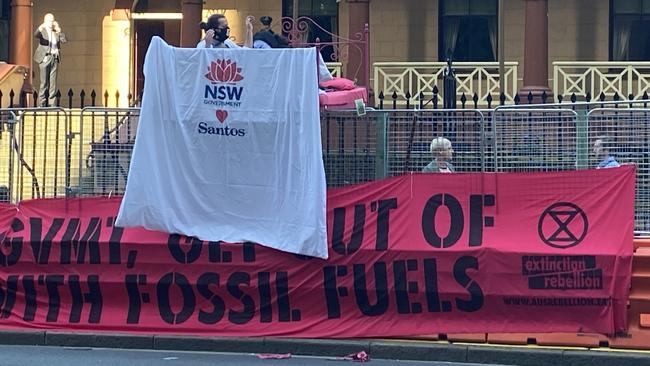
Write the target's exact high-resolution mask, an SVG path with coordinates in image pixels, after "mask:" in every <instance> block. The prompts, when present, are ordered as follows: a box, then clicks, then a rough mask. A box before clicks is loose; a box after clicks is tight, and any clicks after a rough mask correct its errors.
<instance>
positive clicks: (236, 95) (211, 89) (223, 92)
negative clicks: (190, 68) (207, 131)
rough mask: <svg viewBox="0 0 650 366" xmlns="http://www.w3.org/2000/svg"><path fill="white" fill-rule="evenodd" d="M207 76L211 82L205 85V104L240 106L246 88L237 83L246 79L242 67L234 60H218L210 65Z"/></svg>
mask: <svg viewBox="0 0 650 366" xmlns="http://www.w3.org/2000/svg"><path fill="white" fill-rule="evenodd" d="M205 78H206V79H208V80H209V81H210V84H206V85H205V90H204V93H203V98H204V101H203V103H205V104H212V105H215V106H217V107H240V106H241V97H242V92H243V91H244V88H243V87H241V86H238V85H237V83H238V82H239V81H241V80H243V79H244V76H243V75H242V69H241V68H240V67H237V63H236V62H234V61H232V60H216V61H212V62H211V63H210V66H208V73H207V74H205Z"/></svg>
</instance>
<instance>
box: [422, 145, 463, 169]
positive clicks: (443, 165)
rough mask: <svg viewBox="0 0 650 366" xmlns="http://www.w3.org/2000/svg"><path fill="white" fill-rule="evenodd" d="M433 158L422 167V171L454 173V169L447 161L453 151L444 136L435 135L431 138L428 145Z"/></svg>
mask: <svg viewBox="0 0 650 366" xmlns="http://www.w3.org/2000/svg"><path fill="white" fill-rule="evenodd" d="M429 150H430V151H431V155H433V160H432V161H431V162H430V163H429V164H428V165H427V166H425V167H424V168H423V169H422V172H424V173H454V172H455V171H456V170H455V169H454V166H453V165H451V163H450V162H449V161H450V160H451V157H452V155H453V153H454V149H453V148H452V147H451V141H449V140H448V139H446V138H444V137H440V136H439V137H436V138H434V139H433V140H431V146H430V147H429Z"/></svg>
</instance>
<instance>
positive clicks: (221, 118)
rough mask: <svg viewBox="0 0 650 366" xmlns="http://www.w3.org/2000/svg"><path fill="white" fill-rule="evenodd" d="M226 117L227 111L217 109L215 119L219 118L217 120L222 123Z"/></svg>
mask: <svg viewBox="0 0 650 366" xmlns="http://www.w3.org/2000/svg"><path fill="white" fill-rule="evenodd" d="M226 118H228V111H224V110H223V109H219V110H218V111H217V119H218V120H219V122H221V123H223V121H225V120H226Z"/></svg>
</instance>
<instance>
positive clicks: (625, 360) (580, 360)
mask: <svg viewBox="0 0 650 366" xmlns="http://www.w3.org/2000/svg"><path fill="white" fill-rule="evenodd" d="M563 356H564V357H563V361H562V365H566V366H593V365H607V366H650V353H634V352H604V351H564V355H563Z"/></svg>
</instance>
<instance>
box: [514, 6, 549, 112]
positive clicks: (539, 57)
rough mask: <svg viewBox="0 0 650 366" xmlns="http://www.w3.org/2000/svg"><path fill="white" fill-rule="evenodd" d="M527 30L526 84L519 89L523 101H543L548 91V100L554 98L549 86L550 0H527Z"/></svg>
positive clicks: (525, 48)
mask: <svg viewBox="0 0 650 366" xmlns="http://www.w3.org/2000/svg"><path fill="white" fill-rule="evenodd" d="M525 27H526V30H525V36H524V85H523V87H522V88H521V90H520V91H519V98H521V103H522V104H523V103H528V99H527V98H528V94H529V93H532V94H533V97H534V99H533V103H541V101H542V99H541V95H542V93H544V92H546V94H547V95H548V99H547V101H548V102H550V101H552V100H553V97H552V92H551V89H550V88H549V87H548V0H526V26H525Z"/></svg>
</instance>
